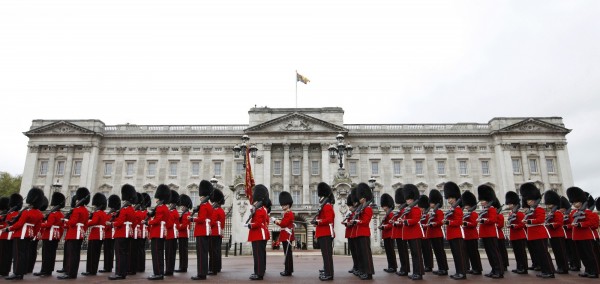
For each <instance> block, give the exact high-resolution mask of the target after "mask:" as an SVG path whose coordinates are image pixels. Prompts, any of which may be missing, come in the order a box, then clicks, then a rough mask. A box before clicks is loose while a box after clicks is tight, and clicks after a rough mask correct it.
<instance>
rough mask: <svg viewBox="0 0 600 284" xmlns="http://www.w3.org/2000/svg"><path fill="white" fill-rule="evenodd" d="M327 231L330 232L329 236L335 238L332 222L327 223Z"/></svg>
mask: <svg viewBox="0 0 600 284" xmlns="http://www.w3.org/2000/svg"><path fill="white" fill-rule="evenodd" d="M329 232H330V233H331V237H332V238H335V233H334V232H333V224H329Z"/></svg>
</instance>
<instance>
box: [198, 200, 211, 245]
mask: <svg viewBox="0 0 600 284" xmlns="http://www.w3.org/2000/svg"><path fill="white" fill-rule="evenodd" d="M212 214H213V207H212V205H210V203H208V202H206V203H204V204H202V205H200V210H198V216H197V217H196V218H194V222H195V223H196V227H194V237H210V218H211V217H212Z"/></svg>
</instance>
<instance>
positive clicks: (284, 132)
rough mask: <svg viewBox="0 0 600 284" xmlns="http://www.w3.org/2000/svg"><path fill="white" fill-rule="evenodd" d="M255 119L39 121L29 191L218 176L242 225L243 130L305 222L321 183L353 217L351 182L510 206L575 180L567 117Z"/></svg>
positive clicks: (263, 111) (335, 113)
mask: <svg viewBox="0 0 600 284" xmlns="http://www.w3.org/2000/svg"><path fill="white" fill-rule="evenodd" d="M248 114H249V121H248V123H247V124H239V125H136V124H119V125H105V124H104V123H103V122H102V121H100V120H34V121H33V122H32V125H31V127H30V129H29V130H28V131H26V132H25V133H24V134H25V135H26V136H27V137H28V138H29V141H28V145H27V146H28V151H27V159H26V164H25V169H24V172H23V181H22V186H21V193H22V194H26V193H27V190H28V189H29V188H31V187H32V186H36V187H40V188H42V189H43V190H44V191H45V192H46V195H47V196H48V195H49V194H50V193H51V192H52V191H53V190H61V191H62V192H63V193H65V195H66V196H70V195H72V194H73V192H74V191H75V190H76V189H77V188H78V187H87V188H89V189H90V191H92V192H102V193H105V194H107V195H109V194H112V193H117V194H120V188H121V186H122V185H123V184H126V183H127V184H131V185H134V186H135V187H136V189H137V190H138V191H145V192H148V193H150V194H151V195H152V194H153V191H154V190H155V189H156V187H157V186H158V185H159V184H161V183H164V184H167V185H169V186H170V187H171V188H172V189H174V190H177V191H178V192H180V193H186V194H188V195H190V196H191V197H192V199H196V200H197V197H198V191H197V189H198V184H199V183H200V181H201V180H202V179H211V178H215V179H216V180H218V184H217V187H220V188H222V189H223V192H224V193H225V195H226V196H229V197H228V200H227V203H226V205H225V206H229V207H234V208H235V210H234V211H235V212H237V213H239V214H233V216H234V217H235V219H236V220H235V221H232V222H233V223H234V224H238V223H235V222H237V221H238V219H239V221H240V222H241V220H242V219H243V216H244V215H247V214H248V213H247V212H246V211H249V210H246V206H247V205H248V204H247V202H246V197H245V194H244V192H243V183H244V174H245V170H244V167H243V165H244V162H243V161H244V160H243V155H242V156H239V157H235V156H234V151H233V149H234V147H235V146H236V145H238V144H240V143H241V140H240V138H241V137H242V136H243V135H248V137H249V138H250V140H249V142H248V144H249V145H248V146H250V145H255V146H256V148H257V151H256V157H253V158H250V163H251V165H252V171H253V176H254V179H255V181H256V183H257V184H265V185H266V186H267V187H268V188H269V190H270V192H271V196H272V200H273V201H274V203H275V205H276V204H277V201H278V198H277V195H278V193H279V192H281V191H289V192H290V193H291V194H292V197H293V199H294V208H295V210H294V211H297V212H298V214H299V217H302V216H304V217H305V218H308V217H311V218H312V215H314V213H315V212H316V205H317V204H318V200H317V196H316V186H317V184H318V183H319V182H321V181H325V182H327V183H329V184H331V185H332V188H333V189H334V192H335V194H336V199H338V200H337V202H336V207H338V210H339V212H340V214H338V215H341V213H343V212H345V210H347V208H345V205H344V204H342V203H344V202H343V201H344V200H342V199H345V196H346V194H347V192H348V189H349V188H350V187H351V186H352V184H354V183H358V182H367V180H369V179H370V178H374V179H375V180H376V182H375V188H374V193H375V195H376V196H380V194H382V193H385V192H387V193H390V194H391V195H392V196H393V195H394V191H395V189H396V188H399V187H402V185H403V184H406V183H412V184H415V185H417V187H418V188H419V189H420V190H421V192H423V193H424V194H427V193H428V192H429V190H430V189H433V188H437V189H440V188H442V187H443V185H444V183H445V182H447V181H454V182H456V183H457V184H458V185H459V186H460V187H461V189H463V190H474V192H475V194H476V188H477V186H478V185H480V184H484V183H485V184H489V185H490V186H492V187H493V188H494V189H495V190H496V191H497V196H498V197H499V198H501V199H504V193H505V192H506V191H508V190H515V189H517V188H518V187H519V185H520V184H522V183H523V182H525V181H533V182H535V183H536V184H537V185H538V187H539V188H541V189H542V191H544V190H557V191H559V193H561V194H564V193H565V192H564V191H565V190H566V188H568V187H569V186H572V185H573V177H572V172H571V165H570V161H569V154H568V150H567V141H566V135H567V134H568V133H569V132H570V130H569V129H567V128H565V126H564V124H563V122H562V118H560V117H497V118H492V119H491V120H490V121H488V122H487V123H455V124H345V123H344V119H343V118H344V111H343V110H342V109H341V108H338V107H325V108H267V107H258V108H251V109H250V111H249V112H248ZM338 134H342V135H343V136H344V138H345V142H344V143H350V144H351V145H352V146H353V151H352V152H353V153H352V155H351V156H347V155H346V156H344V157H343V159H342V162H343V165H344V170H339V168H340V165H339V164H340V161H339V160H338V157H332V156H330V152H329V150H328V148H329V147H330V146H331V145H332V144H337V141H336V136H337V135H338ZM377 203H379V200H377ZM276 207H277V206H274V207H273V209H274V210H275V212H277V210H276V209H277V208H276ZM336 213H337V212H336ZM311 214H312V215H311ZM238 215H239V218H238V217H237V216H238ZM340 218H341V217H340ZM336 219H337V218H336ZM340 221H341V220H340ZM336 222H337V220H336ZM338 224H339V223H338ZM338 227H341V226H338ZM340 229H341V228H340ZM336 231H337V228H336ZM340 232H343V231H340ZM341 235H342V236H343V233H342V234H341ZM240 240H241V238H240Z"/></svg>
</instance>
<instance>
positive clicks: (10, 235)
mask: <svg viewBox="0 0 600 284" xmlns="http://www.w3.org/2000/svg"><path fill="white" fill-rule="evenodd" d="M12 235H13V232H12V231H10V232H8V239H9V240H12Z"/></svg>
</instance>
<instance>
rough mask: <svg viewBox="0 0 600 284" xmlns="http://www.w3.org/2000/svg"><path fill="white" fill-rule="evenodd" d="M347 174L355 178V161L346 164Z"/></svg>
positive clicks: (356, 172)
mask: <svg viewBox="0 0 600 284" xmlns="http://www.w3.org/2000/svg"><path fill="white" fill-rule="evenodd" d="M348 174H350V176H357V175H358V171H357V168H356V161H350V162H348Z"/></svg>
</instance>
